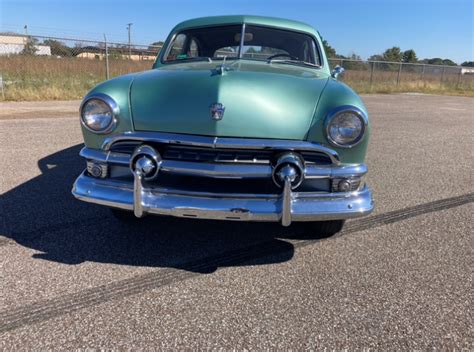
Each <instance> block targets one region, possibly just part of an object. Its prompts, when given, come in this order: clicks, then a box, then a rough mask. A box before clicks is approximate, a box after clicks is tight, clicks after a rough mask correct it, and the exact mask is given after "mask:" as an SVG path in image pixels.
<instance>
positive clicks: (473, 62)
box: [461, 61, 474, 67]
mask: <svg viewBox="0 0 474 352" xmlns="http://www.w3.org/2000/svg"><path fill="white" fill-rule="evenodd" d="M461 66H466V67H474V61H464V62H463V63H462V64H461Z"/></svg>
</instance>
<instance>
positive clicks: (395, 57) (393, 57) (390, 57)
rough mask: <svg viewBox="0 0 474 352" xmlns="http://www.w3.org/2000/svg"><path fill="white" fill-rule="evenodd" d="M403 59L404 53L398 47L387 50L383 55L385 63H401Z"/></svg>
mask: <svg viewBox="0 0 474 352" xmlns="http://www.w3.org/2000/svg"><path fill="white" fill-rule="evenodd" d="M402 59H403V53H402V51H401V50H400V48H399V47H398V46H394V47H392V48H390V49H387V50H385V52H384V53H383V61H391V62H401V61H402Z"/></svg>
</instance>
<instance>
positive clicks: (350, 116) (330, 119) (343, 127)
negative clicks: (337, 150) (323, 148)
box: [326, 106, 368, 148]
mask: <svg viewBox="0 0 474 352" xmlns="http://www.w3.org/2000/svg"><path fill="white" fill-rule="evenodd" d="M367 121H368V120H367V116H366V115H365V113H364V112H363V111H361V110H360V109H358V108H356V107H354V106H341V107H339V108H337V109H336V110H334V111H332V112H331V113H330V114H329V115H328V116H327V118H326V135H327V138H328V141H329V142H330V143H331V144H333V145H335V146H336V147H341V148H351V147H353V146H355V145H357V144H358V143H359V142H360V141H361V140H362V138H363V137H364V134H365V130H366V127H367Z"/></svg>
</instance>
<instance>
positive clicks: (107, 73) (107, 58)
mask: <svg viewBox="0 0 474 352" xmlns="http://www.w3.org/2000/svg"><path fill="white" fill-rule="evenodd" d="M104 42H105V79H109V77H110V75H109V47H108V46H107V37H106V36H105V33H104Z"/></svg>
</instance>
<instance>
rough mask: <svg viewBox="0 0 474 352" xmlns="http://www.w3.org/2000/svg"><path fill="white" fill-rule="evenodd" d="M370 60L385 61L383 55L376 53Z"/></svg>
mask: <svg viewBox="0 0 474 352" xmlns="http://www.w3.org/2000/svg"><path fill="white" fill-rule="evenodd" d="M369 61H384V59H383V55H379V54H374V55H372V56H370V57H369Z"/></svg>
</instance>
